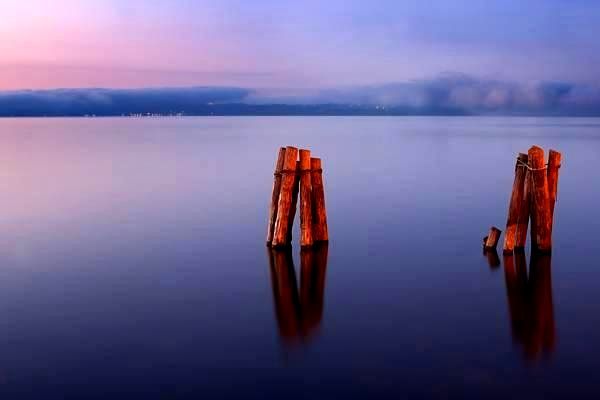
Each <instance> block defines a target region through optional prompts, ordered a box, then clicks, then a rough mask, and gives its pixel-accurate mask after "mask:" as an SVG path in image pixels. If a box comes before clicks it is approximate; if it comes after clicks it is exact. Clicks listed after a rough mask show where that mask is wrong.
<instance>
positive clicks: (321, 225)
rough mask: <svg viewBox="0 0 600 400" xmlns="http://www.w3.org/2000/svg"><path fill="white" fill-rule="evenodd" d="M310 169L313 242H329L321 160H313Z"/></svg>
mask: <svg viewBox="0 0 600 400" xmlns="http://www.w3.org/2000/svg"><path fill="white" fill-rule="evenodd" d="M310 169H311V173H310V177H311V183H312V198H313V200H312V204H313V240H314V241H315V242H327V241H328V240H329V232H328V229H327V211H326V209H325V188H324V187H323V170H322V167H321V159H320V158H311V159H310Z"/></svg>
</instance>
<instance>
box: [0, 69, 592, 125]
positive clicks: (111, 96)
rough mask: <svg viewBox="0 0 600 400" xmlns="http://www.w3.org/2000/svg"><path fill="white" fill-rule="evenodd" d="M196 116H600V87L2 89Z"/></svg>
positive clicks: (4, 95) (69, 108)
mask: <svg viewBox="0 0 600 400" xmlns="http://www.w3.org/2000/svg"><path fill="white" fill-rule="evenodd" d="M148 112H149V113H163V114H165V113H173V112H184V113H185V114H188V115H362V114H364V115H556V116H566V115H574V116H592V115H594V116H600V88H599V87H596V86H591V85H584V84H575V83H569V82H538V83H526V84H522V83H515V82H505V81H499V80H485V79H477V78H473V77H470V76H468V75H464V74H444V75H441V76H439V77H437V78H434V79H429V80H418V81H409V82H398V83H388V84H382V85H372V86H354V87H340V88H331V89H302V90H283V89H268V90H267V89H265V90H261V89H249V88H235V87H231V88H219V87H194V88H163V89H126V90H115V89H60V90H38V91H13V92H0V116H43V115H47V116H78V115H85V114H95V115H99V116H104V115H121V114H130V113H148Z"/></svg>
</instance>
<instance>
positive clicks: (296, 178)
mask: <svg viewBox="0 0 600 400" xmlns="http://www.w3.org/2000/svg"><path fill="white" fill-rule="evenodd" d="M299 188H300V161H296V175H295V176H294V186H293V189H292V205H291V206H290V217H289V220H290V222H289V224H288V235H287V241H288V244H291V243H292V236H293V235H292V231H293V228H294V219H295V218H296V209H297V208H298V193H299Z"/></svg>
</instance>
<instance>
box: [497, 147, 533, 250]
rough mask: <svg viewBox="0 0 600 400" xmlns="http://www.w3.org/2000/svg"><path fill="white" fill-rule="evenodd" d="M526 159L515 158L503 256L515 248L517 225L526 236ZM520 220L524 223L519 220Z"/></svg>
mask: <svg viewBox="0 0 600 400" xmlns="http://www.w3.org/2000/svg"><path fill="white" fill-rule="evenodd" d="M527 158H528V157H527V154H522V153H521V154H519V156H518V157H517V164H516V166H515V180H514V183H513V189H512V195H511V197H510V204H509V206H508V218H507V221H506V231H505V232H504V246H503V251H504V254H511V253H512V252H513V250H514V249H515V246H516V245H517V238H518V237H519V232H518V231H519V224H521V225H523V224H524V225H525V236H526V235H527V223H528V220H529V205H528V204H527V203H525V201H524V200H525V176H526V174H527V168H526V166H527ZM522 218H523V219H524V221H522V220H521V219H522ZM521 230H522V229H521ZM523 245H524V243H523Z"/></svg>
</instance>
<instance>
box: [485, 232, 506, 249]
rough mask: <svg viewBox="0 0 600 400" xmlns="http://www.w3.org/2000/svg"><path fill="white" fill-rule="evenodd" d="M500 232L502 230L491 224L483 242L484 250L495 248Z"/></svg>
mask: <svg viewBox="0 0 600 400" xmlns="http://www.w3.org/2000/svg"><path fill="white" fill-rule="evenodd" d="M501 233H502V231H501V230H500V229H498V228H496V227H495V226H492V227H491V228H490V233H489V234H488V235H487V239H486V240H485V244H484V247H485V248H486V250H489V249H496V246H498V241H499V240H500V234H501Z"/></svg>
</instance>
